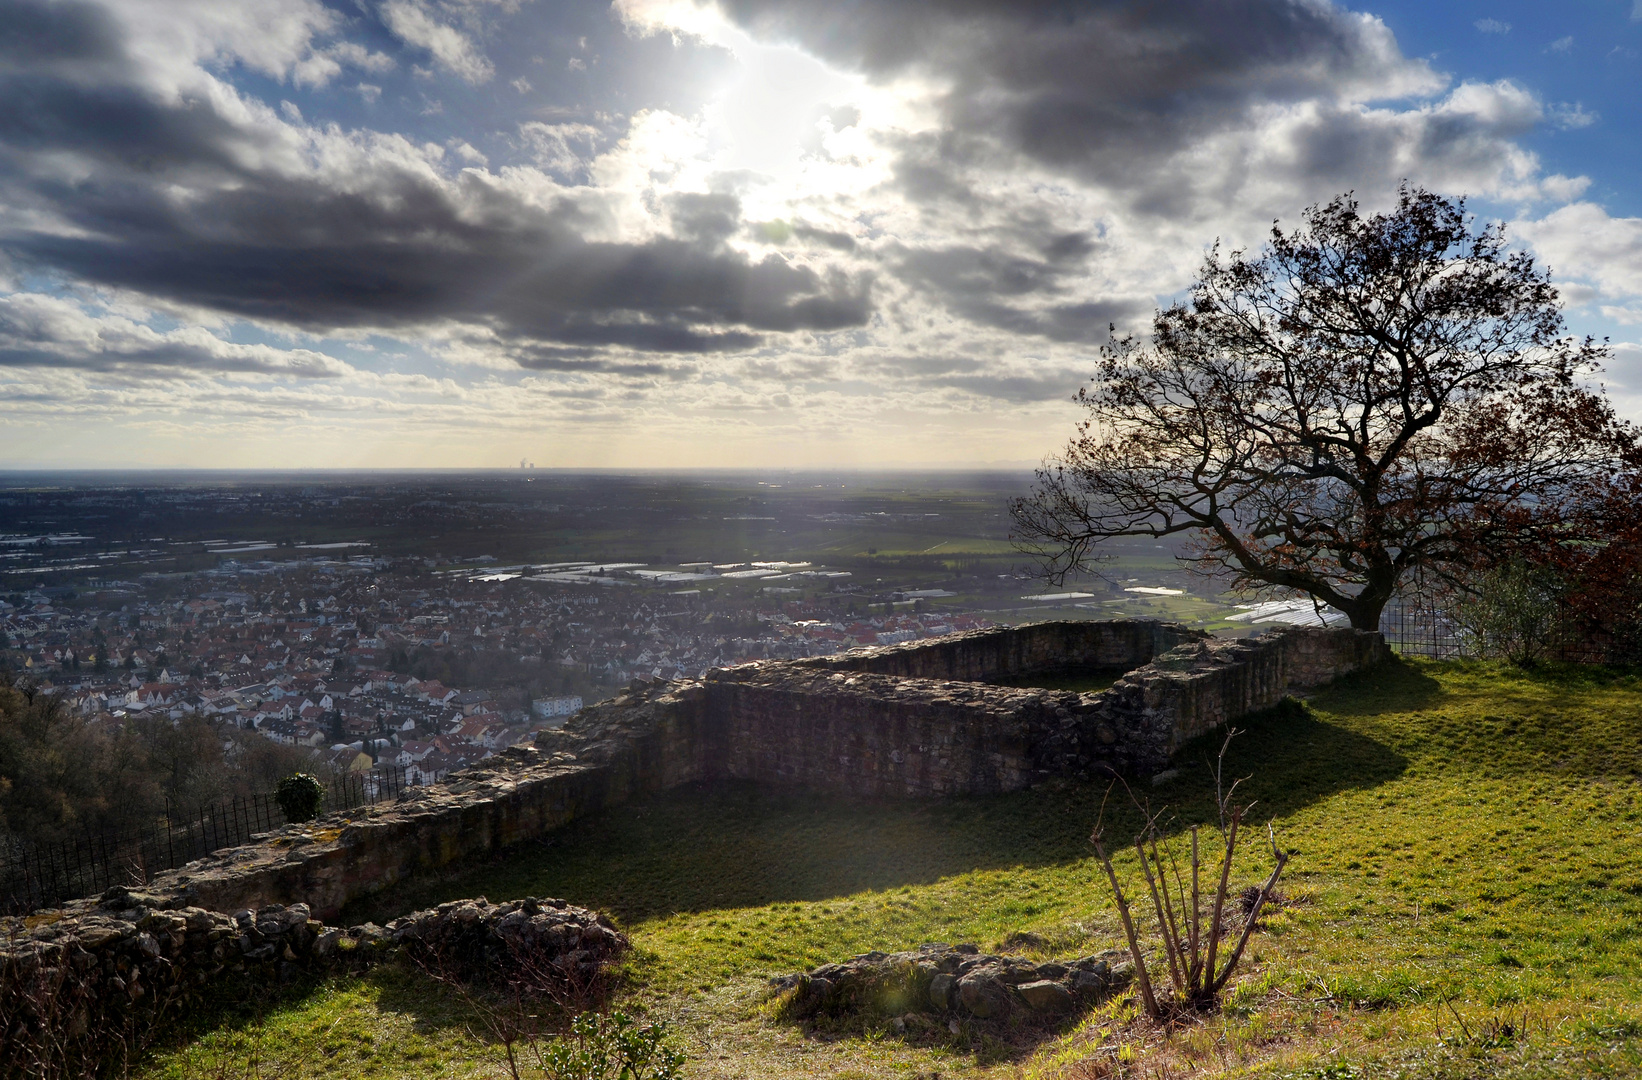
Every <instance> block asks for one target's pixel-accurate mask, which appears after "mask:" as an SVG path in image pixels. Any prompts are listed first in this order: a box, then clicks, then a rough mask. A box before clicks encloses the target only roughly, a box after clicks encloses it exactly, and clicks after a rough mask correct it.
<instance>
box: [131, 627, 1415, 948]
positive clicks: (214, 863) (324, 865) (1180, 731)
mask: <svg viewBox="0 0 1642 1080" xmlns="http://www.w3.org/2000/svg"><path fill="white" fill-rule="evenodd" d="M1084 625H1085V626H1087V625H1089V624H1084ZM1094 625H1097V626H1098V625H1099V624H1094ZM1105 626H1106V629H1104V630H1090V629H1077V630H1068V629H1065V628H1064V627H1062V628H1059V629H1047V630H1046V629H1043V628H1041V627H1023V628H1020V629H1019V630H1017V631H1002V632H1000V631H980V632H977V633H976V634H974V635H957V636H955V638H954V639H949V640H945V641H942V642H938V643H936V644H935V645H931V646H924V647H923V648H927V649H930V650H933V651H932V652H930V653H929V655H930V656H936V657H938V659H935V660H930V661H929V662H928V664H927V665H925V664H924V661H921V660H918V659H916V654H917V652H918V649H916V648H909V647H907V646H898V647H892V648H890V649H884V650H868V651H866V652H865V653H862V654H857V655H854V656H847V657H842V658H829V659H828V660H826V661H815V660H809V661H798V662H766V663H761V664H752V665H744V666H741V667H737V668H731V669H726V670H721V671H715V672H711V673H709V675H708V677H707V678H706V679H705V680H704V681H702V682H681V683H670V684H661V685H657V686H651V687H635V688H634V689H633V690H631V691H630V692H628V693H626V694H623V695H621V696H618V697H616V698H614V699H612V700H611V701H607V702H601V703H600V704H598V705H595V706H593V707H592V708H589V709H586V710H584V711H583V712H582V713H581V714H580V715H578V716H577V717H576V718H575V720H573V721H572V722H571V723H570V724H568V725H566V729H565V730H564V731H563V732H556V733H549V734H546V735H544V737H543V739H542V740H541V743H540V745H539V747H538V748H537V749H526V748H515V749H512V750H509V751H507V752H506V753H504V754H502V755H500V756H499V757H497V758H495V759H492V760H490V761H487V762H485V763H484V764H483V765H481V766H479V767H477V768H472V769H466V770H463V771H462V772H459V773H456V774H453V775H452V776H450V777H448V778H446V779H445V780H444V781H443V782H441V783H439V784H435V785H432V786H430V787H423V788H413V789H411V790H409V791H407V792H406V793H405V794H404V796H402V797H401V798H400V799H399V800H397V801H396V802H392V803H385V804H377V805H375V806H370V807H361V808H358V809H355V810H350V811H346V812H342V813H333V814H327V815H325V816H323V817H321V818H320V819H318V820H316V821H313V822H308V823H305V824H302V825H290V826H286V827H284V828H282V829H279V830H276V831H275V832H273V833H270V834H268V835H267V836H265V837H264V838H262V840H261V841H260V842H258V843H255V844H249V845H246V846H244V847H240V848H234V849H229V850H226V851H221V852H217V853H215V854H213V855H211V856H209V857H207V858H205V859H202V860H199V861H197V862H193V863H190V864H189V865H188V866H185V867H183V868H181V869H179V870H172V871H167V872H166V873H164V874H160V875H158V876H156V878H155V879H154V880H153V881H151V882H150V883H149V884H148V886H147V888H148V891H149V892H150V893H153V894H156V895H162V896H164V897H166V898H168V899H167V903H171V904H174V905H175V906H193V907H198V908H203V909H209V910H213V911H219V912H222V911H237V910H241V909H255V908H261V907H264V906H267V905H272V904H285V905H290V904H297V903H302V904H307V905H309V906H310V908H311V910H312V912H313V913H314V915H315V917H316V918H321V919H331V918H335V917H336V916H337V915H338V914H339V913H340V912H341V910H342V908H343V906H344V905H345V904H347V903H348V902H349V901H350V900H352V899H355V898H358V897H362V896H365V895H368V894H370V893H374V892H376V891H378V890H381V889H385V888H389V887H391V886H393V885H394V884H395V883H397V882H399V881H403V880H405V879H406V878H409V877H411V876H414V875H418V874H424V873H427V872H430V871H435V870H438V869H439V868H441V867H444V866H448V865H450V864H451V863H453V862H455V861H457V860H459V859H464V858H471V857H476V856H482V855H485V854H488V853H492V852H495V851H497V850H500V849H502V848H504V847H507V846H509V845H511V844H515V843H518V842H520V841H522V840H527V839H532V838H534V837H538V836H542V835H544V834H546V833H548V832H551V831H552V830H554V829H557V828H559V827H561V826H563V825H565V824H567V823H568V822H570V821H573V820H575V819H577V818H580V817H583V816H586V815H588V814H592V813H596V812H597V811H599V810H600V809H602V808H604V807H607V806H611V805H615V804H617V803H620V802H622V801H624V800H626V799H628V798H631V797H632V796H634V795H636V794H639V793H643V792H653V791H660V790H665V789H666V788H669V787H673V786H675V785H677V784H680V783H686V782H690V781H695V780H710V779H717V778H733V779H748V780H759V781H765V782H771V783H783V784H794V785H804V786H808V787H815V788H821V789H825V790H832V791H840V792H846V793H853V794H863V795H875V796H919V795H943V794H983V793H989V792H1002V791H1013V790H1018V789H1020V788H1022V787H1027V786H1030V785H1032V784H1034V783H1037V782H1039V781H1040V780H1043V779H1046V778H1048V777H1052V776H1092V775H1100V774H1102V773H1103V772H1104V770H1105V769H1106V768H1107V767H1112V768H1117V769H1119V770H1122V771H1127V772H1134V773H1143V774H1144V773H1146V772H1148V771H1155V770H1157V769H1160V768H1163V767H1164V766H1165V765H1166V764H1167V761H1168V758H1169V755H1170V754H1171V753H1172V752H1173V751H1175V750H1176V749H1178V748H1179V747H1180V746H1181V745H1182V744H1183V743H1185V742H1186V741H1187V740H1189V739H1191V738H1193V737H1195V736H1197V735H1199V734H1202V733H1203V732H1206V731H1208V730H1211V729H1212V728H1213V727H1215V726H1216V725H1218V724H1222V723H1225V722H1227V721H1229V720H1233V719H1235V718H1237V717H1239V716H1242V715H1245V714H1247V713H1249V712H1254V711H1258V710H1260V709H1264V708H1267V707H1269V706H1271V705H1274V704H1276V703H1277V702H1278V701H1279V700H1281V698H1282V696H1283V695H1284V694H1286V693H1290V692H1293V691H1295V690H1304V689H1306V688H1309V687H1313V686H1317V685H1320V684H1321V683H1323V682H1326V681H1328V680H1329V679H1331V678H1334V677H1336V676H1338V675H1341V674H1344V673H1346V672H1348V671H1355V670H1358V669H1360V668H1362V667H1366V666H1369V665H1371V664H1374V663H1377V662H1379V661H1380V660H1381V659H1383V658H1384V657H1385V656H1387V655H1389V654H1388V653H1387V650H1386V647H1385V644H1384V642H1383V641H1382V640H1381V639H1380V637H1379V635H1378V634H1370V633H1363V632H1360V631H1355V630H1316V631H1310V630H1285V631H1281V632H1276V633H1271V634H1268V635H1266V636H1263V637H1261V638H1257V639H1253V640H1251V641H1221V640H1216V639H1212V638H1207V637H1205V636H1203V635H1201V634H1199V633H1198V632H1196V631H1193V630H1190V629H1189V628H1186V627H1170V626H1167V625H1166V624H1146V623H1130V624H1123V623H1116V624H1105ZM1010 635H1017V636H1018V637H1019V640H1020V641H1021V642H1024V643H1025V644H1010V641H1011V640H1012V639H1011V637H1010ZM1056 635H1062V637H1061V638H1060V640H1062V641H1074V642H1077V641H1081V642H1083V643H1084V644H1082V645H1079V646H1078V648H1080V649H1082V651H1081V652H1079V653H1078V654H1077V655H1079V656H1084V657H1092V658H1094V659H1093V661H1092V662H1093V663H1096V664H1097V665H1099V666H1106V663H1107V658H1109V657H1111V656H1113V655H1117V654H1118V651H1119V650H1121V649H1130V650H1133V651H1132V652H1131V653H1130V655H1139V654H1140V653H1142V652H1145V651H1146V650H1147V649H1155V648H1160V647H1161V646H1163V645H1166V644H1168V643H1169V642H1170V641H1171V640H1173V641H1178V642H1180V644H1177V645H1175V646H1173V647H1171V648H1169V649H1167V650H1165V651H1163V652H1161V653H1156V654H1149V655H1150V656H1151V662H1150V663H1148V664H1145V665H1143V666H1142V667H1139V668H1137V669H1136V670H1134V671H1131V672H1130V673H1129V674H1128V675H1126V676H1125V677H1123V678H1122V679H1120V680H1119V681H1118V682H1117V684H1116V685H1114V686H1113V687H1111V688H1110V689H1109V690H1106V691H1104V692H1102V693H1099V694H1077V693H1072V692H1065V691H1052V690H1034V689H1015V688H1010V687H1001V686H990V685H987V684H984V683H979V682H966V681H958V680H949V679H930V678H913V677H906V676H896V675H891V674H886V673H882V672H875V671H870V670H865V669H866V668H870V667H872V666H874V665H878V664H882V665H883V666H886V667H890V668H891V669H893V670H964V671H992V672H1006V673H1019V672H1021V671H1022V670H1023V669H1024V670H1030V669H1031V668H1030V667H1028V666H1027V665H1041V668H1040V670H1041V669H1044V668H1049V669H1052V668H1054V667H1062V666H1065V665H1064V662H1062V661H1060V660H1059V658H1058V657H1057V654H1055V653H1054V651H1053V649H1052V648H1051V647H1050V644H1045V643H1053V642H1054V641H1055V640H1057V639H1056ZM1148 642H1150V644H1148ZM977 643H978V644H977ZM885 657H888V658H889V659H885ZM1000 658H1001V659H1000ZM852 665H855V666H853V667H852ZM920 665H924V666H923V667H920ZM1009 665H1013V666H1012V667H1011V666H1009Z"/></svg>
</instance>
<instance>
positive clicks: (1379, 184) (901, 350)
mask: <svg viewBox="0 0 1642 1080" xmlns="http://www.w3.org/2000/svg"><path fill="white" fill-rule="evenodd" d="M1639 76H1642V0H1563V2H1561V3H1557V4H1546V3H1543V2H1533V0H1522V2H1516V3H1510V2H1491V0H1478V2H1475V3H1470V2H1444V0H1395V2H1387V3H1378V4H1368V5H1348V4H1331V3H1326V2H1322V0H1162V2H1146V3H1142V2H1138V0H1133V2H1129V3H1106V2H1094V0H1089V2H1084V3H1057V2H1048V0H1012V2H1007V3H1005V2H997V3H987V2H982V0H949V2H944V3H943V2H937V0H830V2H828V3H825V4H822V3H816V2H814V0H615V2H614V3H611V2H610V0H589V2H581V0H336V2H333V3H324V2H322V0H0V106H3V107H0V468H14V469H15V468H123V467H208V468H270V467H271V468H394V467H415V468H429V467H451V468H471V467H517V466H518V464H519V463H520V462H521V461H528V462H531V463H534V464H535V465H536V466H537V467H539V468H550V467H575V468H587V467H604V468H667V467H740V468H746V467H754V468H788V467H792V468H801V467H846V468H851V467H896V468H899V467H906V466H920V467H922V466H953V467H976V466H980V467H986V466H997V467H1016V466H1021V465H1032V464H1035V463H1036V462H1038V461H1040V460H1042V459H1043V458H1044V457H1045V455H1049V454H1052V453H1054V452H1055V451H1056V450H1057V449H1058V448H1059V447H1060V446H1061V445H1063V444H1064V443H1065V441H1066V440H1067V439H1068V438H1069V437H1070V436H1071V435H1072V434H1073V425H1074V423H1075V422H1076V421H1077V419H1078V418H1079V412H1078V410H1077V408H1076V406H1074V405H1073V404H1072V402H1071V398H1072V395H1073V394H1074V393H1075V392H1076V390H1077V388H1078V387H1079V385H1080V384H1081V383H1082V382H1083V381H1085V380H1086V379H1087V378H1088V377H1089V375H1090V374H1091V373H1092V371H1093V366H1094V359H1095V357H1096V355H1097V351H1098V348H1099V346H1100V345H1101V344H1102V343H1103V342H1104V341H1105V340H1106V339H1107V334H1108V329H1107V328H1108V326H1109V325H1111V324H1116V325H1117V326H1118V328H1119V330H1120V331H1121V330H1124V329H1131V330H1137V331H1144V330H1145V329H1146V327H1147V326H1148V325H1149V322H1150V318H1151V315H1152V313H1153V311H1154V310H1155V309H1156V307H1157V306H1158V305H1159V304H1166V303H1168V302H1169V301H1170V300H1171V299H1174V298H1176V297H1178V296H1180V295H1181V293H1182V291H1183V290H1185V289H1186V288H1187V287H1188V286H1189V285H1190V283H1191V281H1192V279H1193V277H1194V274H1195V271H1196V270H1197V268H1198V267H1199V266H1200V265H1201V263H1202V260H1203V258H1204V255H1205V252H1206V251H1207V250H1208V249H1209V247H1210V246H1211V245H1212V244H1214V243H1215V242H1217V241H1219V242H1220V243H1221V244H1222V245H1224V246H1225V247H1229V248H1237V247H1245V248H1253V247H1257V246H1258V245H1259V244H1260V243H1261V242H1262V240H1263V239H1264V238H1265V237H1266V236H1267V235H1269V230H1270V228H1271V226H1272V223H1273V221H1282V222H1284V223H1285V224H1291V223H1294V222H1297V221H1298V220H1299V218H1300V216H1301V214H1302V212H1303V210H1304V208H1305V207H1306V206H1308V205H1310V204H1314V203H1316V202H1319V201H1324V200H1327V199H1329V198H1332V197H1333V196H1335V195H1338V194H1340V193H1342V192H1345V191H1352V192H1355V194H1356V196H1357V198H1358V199H1359V200H1360V201H1361V202H1362V203H1363V205H1364V206H1365V207H1366V208H1368V209H1379V208H1384V207H1386V206H1389V205H1390V204H1391V203H1392V202H1393V201H1394V200H1395V197H1396V190H1397V185H1398V184H1399V182H1402V181H1405V180H1406V181H1408V182H1410V183H1413V184H1416V185H1422V186H1425V187H1427V188H1430V189H1431V190H1434V191H1438V192H1441V193H1444V194H1448V195H1464V196H1466V197H1467V198H1468V199H1469V203H1468V205H1469V206H1470V207H1471V208H1472V210H1473V211H1475V212H1476V213H1477V214H1478V215H1479V217H1480V218H1482V219H1484V220H1499V221H1503V222H1505V223H1506V224H1507V229H1508V235H1509V236H1510V237H1511V238H1512V239H1513V242H1514V243H1516V244H1518V245H1520V246H1523V247H1525V248H1527V249H1529V250H1531V251H1533V252H1534V254H1535V255H1536V257H1537V258H1538V259H1539V260H1540V261H1541V263H1542V264H1544V265H1547V266H1549V267H1550V268H1551V270H1552V273H1553V276H1554V280H1555V282H1556V283H1557V284H1558V286H1559V288H1560V289H1561V292H1562V296H1563V299H1564V301H1565V303H1566V317H1567V320H1568V324H1569V327H1570V329H1571V330H1573V331H1575V332H1578V333H1590V334H1595V335H1597V336H1599V337H1602V336H1606V337H1609V338H1611V340H1612V342H1613V353H1612V357H1611V362H1610V363H1609V365H1608V368H1607V370H1606V371H1605V372H1604V374H1603V376H1602V378H1603V381H1604V383H1605V384H1606V385H1607V386H1608V388H1609V390H1610V392H1611V393H1612V394H1613V396H1614V398H1615V400H1616V402H1617V403H1618V405H1619V406H1620V408H1621V410H1622V411H1623V412H1624V413H1625V414H1626V415H1629V416H1631V417H1633V418H1636V419H1639V420H1642V138H1639V135H1642V92H1639V91H1642V77H1639Z"/></svg>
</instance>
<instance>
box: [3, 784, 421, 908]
mask: <svg viewBox="0 0 1642 1080" xmlns="http://www.w3.org/2000/svg"><path fill="white" fill-rule="evenodd" d="M410 786H412V785H411V783H410V778H409V777H408V776H407V774H406V771H405V770H404V769H402V768H398V767H392V768H386V769H372V770H371V771H370V772H365V773H348V774H346V775H344V776H341V777H339V778H337V779H336V780H334V781H332V782H331V783H330V785H328V790H327V793H326V802H325V809H326V810H351V809H353V808H355V807H359V806H368V805H370V804H371V803H375V802H380V801H382V800H386V799H394V798H397V797H398V796H399V794H400V793H401V792H403V791H404V790H405V789H406V788H407V787H410ZM284 824H286V821H285V814H284V811H282V810H281V809H280V808H279V803H278V802H277V801H275V799H274V797H273V796H272V795H252V796H250V797H248V798H246V797H236V798H233V799H229V800H227V801H226V802H219V803H213V804H211V805H208V806H201V807H199V808H198V809H197V810H195V811H192V812H190V811H187V810H184V809H182V808H181V807H176V806H170V805H168V806H167V807H166V813H165V816H164V818H163V819H161V821H160V822H159V823H157V824H156V825H154V826H153V827H151V828H148V829H142V830H139V831H136V832H132V833H127V834H124V835H97V836H93V835H87V836H85V837H82V838H76V839H71V840H63V841H59V842H56V843H47V844H37V843H28V842H25V841H20V840H7V839H0V912H4V913H7V914H13V915H25V914H27V913H29V912H31V911H35V910H37V909H39V908H43V907H50V906H52V905H54V904H60V903H62V902H63V901H65V900H71V899H74V898H75V897H79V896H94V895H96V894H98V893H100V892H102V891H104V890H105V889H109V888H111V887H113V886H115V885H123V886H126V887H127V888H136V887H140V886H142V885H145V884H147V882H148V881H149V879H150V878H151V877H152V876H153V875H155V874H157V873H159V872H161V871H162V870H173V869H176V868H177V867H179V866H182V865H184V864H186V863H189V862H192V861H193V860H195V859H199V858H203V857H205V856H206V855H209V854H211V853H212V852H214V851H221V850H222V849H224V848H231V847H237V846H239V845H240V844H244V843H247V842H249V841H251V840H252V839H254V838H255V837H256V836H257V834H259V833H265V832H268V831H269V830H271V829H277V828H279V827H280V826H281V825H284Z"/></svg>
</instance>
